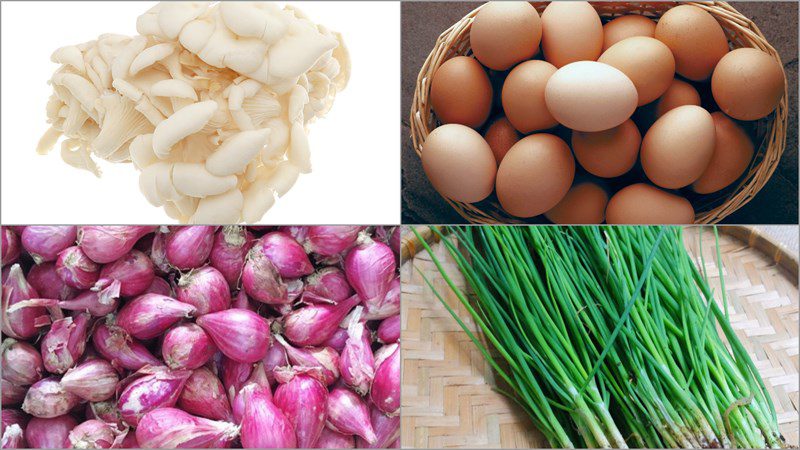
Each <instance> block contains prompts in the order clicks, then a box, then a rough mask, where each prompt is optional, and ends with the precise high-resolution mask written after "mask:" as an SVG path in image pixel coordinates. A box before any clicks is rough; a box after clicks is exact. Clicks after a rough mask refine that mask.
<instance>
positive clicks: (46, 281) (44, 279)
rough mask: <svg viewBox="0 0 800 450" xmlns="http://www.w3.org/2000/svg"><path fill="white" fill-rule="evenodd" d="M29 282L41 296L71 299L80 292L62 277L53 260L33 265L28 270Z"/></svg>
mask: <svg viewBox="0 0 800 450" xmlns="http://www.w3.org/2000/svg"><path fill="white" fill-rule="evenodd" d="M28 283H29V284H30V285H31V286H32V287H33V288H34V289H36V292H37V293H38V294H39V297H41V298H47V299H57V300H70V299H72V298H74V297H75V295H77V293H78V290H77V289H75V288H73V287H70V286H69V285H67V283H65V282H64V280H63V279H61V277H60V276H59V275H58V272H57V268H56V265H55V263H53V262H43V263H41V264H37V265H35V266H33V267H31V270H30V271H28Z"/></svg>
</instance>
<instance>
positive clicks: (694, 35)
mask: <svg viewBox="0 0 800 450" xmlns="http://www.w3.org/2000/svg"><path fill="white" fill-rule="evenodd" d="M655 38H656V39H658V40H659V41H661V42H663V43H665V44H667V47H669V48H670V50H672V54H673V55H674V56H675V70H676V71H677V72H678V73H679V74H681V75H683V76H684V77H686V78H688V79H690V80H693V81H702V80H706V79H708V77H710V76H711V72H712V71H713V70H714V66H716V65H717V62H718V61H719V60H720V58H722V57H723V56H725V54H726V53H728V39H727V38H726V37H725V32H724V31H722V27H721V26H720V25H719V23H718V22H717V21H716V19H714V17H713V16H712V15H711V14H709V13H707V12H706V11H703V10H702V9H700V8H698V7H697V6H692V5H680V6H676V7H674V8H672V9H670V10H669V11H667V12H666V13H664V15H662V16H661V19H659V21H658V24H656V32H655Z"/></svg>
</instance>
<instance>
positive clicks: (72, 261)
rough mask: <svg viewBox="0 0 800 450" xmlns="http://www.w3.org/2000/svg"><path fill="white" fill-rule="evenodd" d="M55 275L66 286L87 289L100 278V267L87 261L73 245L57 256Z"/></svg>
mask: <svg viewBox="0 0 800 450" xmlns="http://www.w3.org/2000/svg"><path fill="white" fill-rule="evenodd" d="M56 273H57V274H58V276H59V277H60V278H61V279H62V280H64V283H65V284H66V285H67V286H70V287H73V288H75V289H89V288H90V287H92V286H93V285H94V284H95V283H96V282H97V278H98V277H99V276H100V266H99V265H98V264H97V263H96V262H94V261H92V260H91V259H89V257H88V256H86V254H85V253H83V250H81V248H80V247H78V246H77V245H73V246H72V247H67V248H65V249H64V250H62V251H61V253H59V254H58V259H56Z"/></svg>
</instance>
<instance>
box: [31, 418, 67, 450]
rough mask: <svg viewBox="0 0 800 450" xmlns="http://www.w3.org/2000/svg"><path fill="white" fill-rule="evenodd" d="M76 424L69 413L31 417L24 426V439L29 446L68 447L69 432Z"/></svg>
mask: <svg viewBox="0 0 800 450" xmlns="http://www.w3.org/2000/svg"><path fill="white" fill-rule="evenodd" d="M77 425H78V422H77V421H76V420H75V419H74V418H72V416H69V415H62V416H58V417H53V418H44V417H33V418H31V420H30V421H29V422H28V425H27V426H26V427H25V440H26V441H28V445H29V446H30V448H69V447H70V442H69V432H70V431H72V429H73V428H75V427H76V426H77Z"/></svg>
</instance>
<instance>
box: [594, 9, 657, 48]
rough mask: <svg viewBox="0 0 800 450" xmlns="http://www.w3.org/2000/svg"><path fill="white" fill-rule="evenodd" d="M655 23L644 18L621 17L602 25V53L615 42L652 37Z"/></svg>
mask: <svg viewBox="0 0 800 450" xmlns="http://www.w3.org/2000/svg"><path fill="white" fill-rule="evenodd" d="M655 32H656V23H655V22H653V21H652V20H651V19H649V18H647V17H645V16H637V15H631V16H622V17H617V18H616V19H614V20H612V21H610V22H608V23H606V24H605V25H603V51H606V50H608V48H609V47H611V46H612V45H614V44H616V43H617V42H619V41H621V40H623V39H627V38H629V37H634V36H645V37H653V35H654V34H655Z"/></svg>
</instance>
